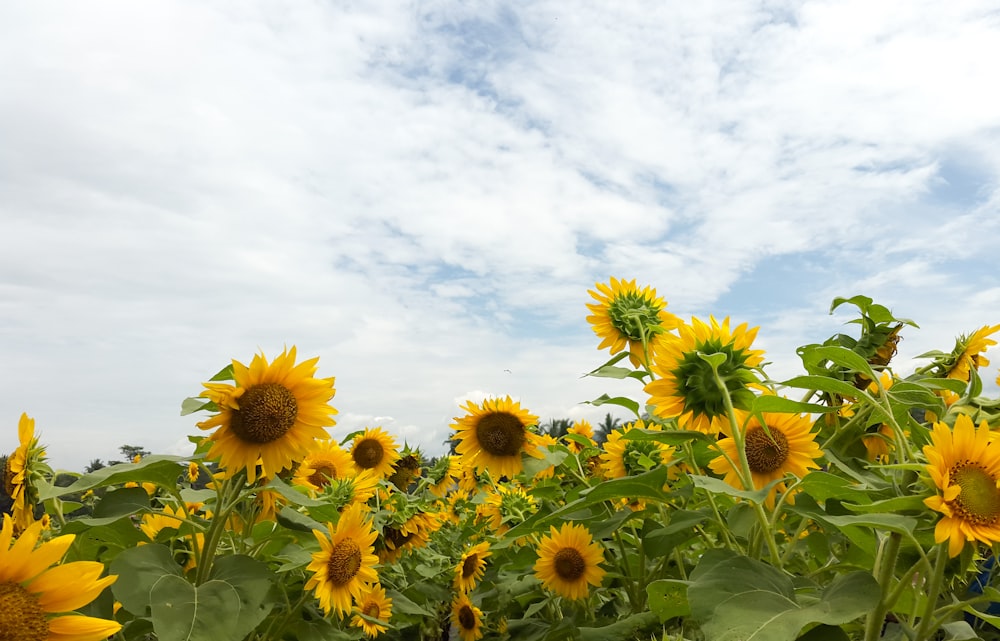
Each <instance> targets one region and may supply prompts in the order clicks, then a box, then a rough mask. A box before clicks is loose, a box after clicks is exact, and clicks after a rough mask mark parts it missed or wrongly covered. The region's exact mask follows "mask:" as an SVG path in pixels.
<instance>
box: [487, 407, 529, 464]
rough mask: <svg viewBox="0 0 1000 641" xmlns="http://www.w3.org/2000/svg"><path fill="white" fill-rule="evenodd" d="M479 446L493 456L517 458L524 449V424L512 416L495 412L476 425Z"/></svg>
mask: <svg viewBox="0 0 1000 641" xmlns="http://www.w3.org/2000/svg"><path fill="white" fill-rule="evenodd" d="M476 438H477V439H478V440H479V446H480V447H482V448H483V449H484V450H486V451H487V452H489V453H490V454H492V455H493V456H517V455H518V454H520V453H521V448H523V447H524V441H525V440H526V439H525V436H524V424H523V423H521V421H520V420H518V418H517V417H516V416H514V415H513V414H508V413H507V412H495V413H493V414H487V415H486V416H483V417H482V418H480V419H479V422H478V423H476Z"/></svg>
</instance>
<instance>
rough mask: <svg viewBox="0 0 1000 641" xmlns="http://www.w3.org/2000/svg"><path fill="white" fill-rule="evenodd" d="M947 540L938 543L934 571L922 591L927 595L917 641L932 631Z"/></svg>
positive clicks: (942, 574) (946, 560) (945, 557)
mask: <svg viewBox="0 0 1000 641" xmlns="http://www.w3.org/2000/svg"><path fill="white" fill-rule="evenodd" d="M947 546H948V542H947V541H945V542H944V543H942V544H940V545H939V546H938V548H937V558H936V559H934V572H933V574H931V577H930V580H929V581H928V583H927V586H926V588H925V589H924V593H925V594H926V595H927V603H925V604H924V613H923V616H921V617H920V625H919V626H917V635H916V638H917V641H923V640H924V639H927V638H929V635H930V634H931V633H933V632H934V630H932V629H931V628H932V627H933V625H932V624H933V623H934V610H935V606H936V605H937V598H938V593H939V592H940V591H941V584H942V583H943V582H944V568H945V566H946V565H948V547H947Z"/></svg>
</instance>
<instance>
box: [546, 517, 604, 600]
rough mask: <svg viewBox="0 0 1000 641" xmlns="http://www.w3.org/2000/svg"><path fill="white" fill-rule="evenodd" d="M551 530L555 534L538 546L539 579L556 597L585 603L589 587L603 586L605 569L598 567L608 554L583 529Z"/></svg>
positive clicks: (567, 524)
mask: <svg viewBox="0 0 1000 641" xmlns="http://www.w3.org/2000/svg"><path fill="white" fill-rule="evenodd" d="M550 527H551V534H547V535H545V536H544V537H542V540H541V542H540V543H539V545H538V561H536V562H535V567H534V570H535V576H536V577H538V580H539V581H541V582H542V585H543V586H544V587H545V588H546V589H549V590H552V591H553V592H555V593H556V594H559V595H561V596H564V597H566V598H567V599H582V598H584V597H586V596H587V593H588V591H589V588H588V586H589V585H593V586H595V587H596V586H600V585H601V579H603V578H604V569H602V568H601V567H600V565H598V564H599V563H600V562H601V561H603V560H604V551H603V550H602V549H601V546H600V545H599V544H597V543H594V542H593V539H592V537H591V536H590V532H589V531H588V530H587V528H585V527H584V526H582V525H577V524H572V525H571V524H569V523H564V524H563V526H562V529H561V530H556V528H555V526H554V525H553V526H550Z"/></svg>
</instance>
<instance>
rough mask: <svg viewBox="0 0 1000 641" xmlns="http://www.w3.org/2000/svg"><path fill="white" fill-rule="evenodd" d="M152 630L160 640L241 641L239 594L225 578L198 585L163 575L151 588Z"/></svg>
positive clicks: (242, 626)
mask: <svg viewBox="0 0 1000 641" xmlns="http://www.w3.org/2000/svg"><path fill="white" fill-rule="evenodd" d="M150 601H151V607H152V614H153V630H155V631H156V635H157V638H158V639H159V641H220V640H225V639H231V640H232V641H239V640H240V639H242V638H243V636H244V635H242V634H237V632H238V630H239V629H242V628H245V627H246V626H245V625H241V622H240V619H241V616H240V609H241V607H240V595H239V592H237V591H236V588H235V587H233V586H232V585H230V584H228V583H226V582H225V581H217V580H212V581H206V582H205V583H203V584H201V585H199V586H198V587H195V586H193V585H191V584H190V583H188V582H187V581H186V580H184V579H183V578H182V577H179V576H175V575H167V576H163V577H161V578H160V579H159V580H158V581H157V582H156V583H154V584H153V588H152V590H151V591H150Z"/></svg>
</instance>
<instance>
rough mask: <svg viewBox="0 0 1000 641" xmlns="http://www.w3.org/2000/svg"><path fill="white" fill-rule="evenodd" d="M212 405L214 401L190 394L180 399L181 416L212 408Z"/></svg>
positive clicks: (213, 405)
mask: <svg viewBox="0 0 1000 641" xmlns="http://www.w3.org/2000/svg"><path fill="white" fill-rule="evenodd" d="M213 407H215V403H213V402H212V401H206V400H205V399H204V398H200V397H198V396H192V397H190V398H185V399H184V400H183V401H181V416H187V415H188V414H194V413H195V412H200V411H201V410H207V409H212V408H213Z"/></svg>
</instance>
